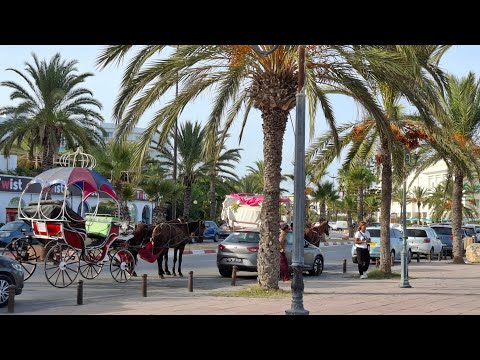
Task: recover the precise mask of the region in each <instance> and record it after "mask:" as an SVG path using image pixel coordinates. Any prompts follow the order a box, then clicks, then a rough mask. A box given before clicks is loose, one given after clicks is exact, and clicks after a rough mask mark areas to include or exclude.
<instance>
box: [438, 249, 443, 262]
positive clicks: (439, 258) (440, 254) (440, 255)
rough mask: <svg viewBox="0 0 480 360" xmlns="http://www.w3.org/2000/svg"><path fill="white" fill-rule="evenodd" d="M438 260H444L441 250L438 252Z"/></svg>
mask: <svg viewBox="0 0 480 360" xmlns="http://www.w3.org/2000/svg"><path fill="white" fill-rule="evenodd" d="M438 261H442V252H441V251H440V252H439V253H438Z"/></svg>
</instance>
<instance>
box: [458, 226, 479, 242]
mask: <svg viewBox="0 0 480 360" xmlns="http://www.w3.org/2000/svg"><path fill="white" fill-rule="evenodd" d="M462 227H463V228H473V229H474V231H475V242H477V243H480V224H465V225H464V226H462ZM468 235H469V236H472V235H470V234H468Z"/></svg>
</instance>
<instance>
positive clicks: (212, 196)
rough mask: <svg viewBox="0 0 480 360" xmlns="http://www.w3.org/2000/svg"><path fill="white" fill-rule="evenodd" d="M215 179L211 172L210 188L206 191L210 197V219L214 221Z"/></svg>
mask: <svg viewBox="0 0 480 360" xmlns="http://www.w3.org/2000/svg"><path fill="white" fill-rule="evenodd" d="M215 179H216V174H215V172H212V174H211V175H210V190H209V192H208V196H209V197H210V220H213V221H215V218H216V215H217V196H216V189H215Z"/></svg>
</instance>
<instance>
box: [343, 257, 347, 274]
mask: <svg viewBox="0 0 480 360" xmlns="http://www.w3.org/2000/svg"><path fill="white" fill-rule="evenodd" d="M346 272H347V259H343V273H344V274H345V273H346Z"/></svg>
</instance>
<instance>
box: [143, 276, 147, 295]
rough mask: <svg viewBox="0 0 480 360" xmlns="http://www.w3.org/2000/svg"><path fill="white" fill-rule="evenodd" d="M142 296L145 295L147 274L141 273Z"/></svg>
mask: <svg viewBox="0 0 480 360" xmlns="http://www.w3.org/2000/svg"><path fill="white" fill-rule="evenodd" d="M142 296H143V297H147V274H143V275H142Z"/></svg>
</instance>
